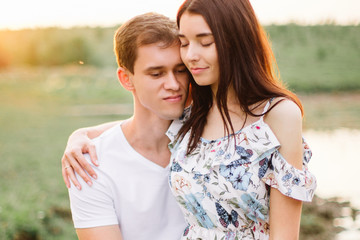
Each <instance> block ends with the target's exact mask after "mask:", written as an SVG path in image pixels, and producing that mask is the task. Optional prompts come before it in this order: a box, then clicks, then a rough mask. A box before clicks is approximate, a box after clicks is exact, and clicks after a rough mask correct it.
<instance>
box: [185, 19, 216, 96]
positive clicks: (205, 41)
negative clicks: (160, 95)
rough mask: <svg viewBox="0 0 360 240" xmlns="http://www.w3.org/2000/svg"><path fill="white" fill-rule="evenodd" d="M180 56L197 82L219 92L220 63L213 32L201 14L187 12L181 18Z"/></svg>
mask: <svg viewBox="0 0 360 240" xmlns="http://www.w3.org/2000/svg"><path fill="white" fill-rule="evenodd" d="M179 36H180V41H181V47H180V54H181V58H182V60H183V62H184V63H185V65H186V67H187V68H188V69H189V70H190V72H191V74H192V75H193V77H194V80H195V82H196V83H197V84H198V85H200V86H208V85H210V86H211V88H212V89H213V91H216V90H217V86H218V82H219V74H220V71H219V62H218V56H217V51H216V46H215V42H214V37H213V35H212V32H211V30H210V28H209V26H208V24H207V23H206V21H205V19H204V18H203V17H202V16H201V15H200V14H192V13H188V12H185V13H184V14H183V15H182V16H181V18H180V26H179Z"/></svg>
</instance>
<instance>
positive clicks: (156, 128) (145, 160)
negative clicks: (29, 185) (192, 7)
mask: <svg viewBox="0 0 360 240" xmlns="http://www.w3.org/2000/svg"><path fill="white" fill-rule="evenodd" d="M114 44H115V47H114V50H115V54H116V58H117V62H118V65H119V68H118V72H117V75H118V78H119V81H120V83H121V85H122V86H123V87H124V88H125V89H126V90H128V91H131V92H132V94H133V99H134V114H133V116H132V117H131V118H130V119H127V120H124V121H123V122H121V123H116V124H115V125H114V126H113V127H111V128H110V129H108V130H107V131H105V132H104V133H103V134H101V135H100V136H99V137H97V138H95V139H94V140H93V144H94V147H96V153H97V159H98V161H99V166H98V167H96V168H94V169H95V172H96V175H97V180H96V181H93V183H90V182H89V181H87V182H88V184H86V183H85V182H86V181H83V180H82V179H81V178H79V181H80V184H81V185H82V189H81V190H80V191H79V190H78V189H77V188H76V187H70V188H69V195H70V202H71V211H72V215H73V221H74V225H75V228H76V232H77V235H78V237H79V239H80V240H82V239H86V240H89V239H90V240H97V239H107V240H115V239H116V240H118V239H125V240H126V239H130V240H133V239H136V240H142V239H144V240H145V239H147V240H148V239H157V240H171V239H179V238H180V237H181V234H182V232H183V230H184V229H185V227H186V224H185V220H184V218H183V215H182V213H181V211H180V208H179V207H178V205H177V203H176V202H175V199H174V198H173V196H172V194H171V192H170V188H169V187H168V172H169V169H168V168H169V159H170V152H169V150H168V147H167V145H168V143H169V139H168V137H167V136H166V135H165V132H166V131H167V129H168V127H169V125H170V123H171V120H172V119H176V118H179V117H180V116H181V114H182V113H183V109H184V104H185V101H186V98H187V90H188V76H189V75H188V72H187V70H186V67H185V65H184V64H183V63H182V61H181V59H180V54H179V40H178V36H177V30H176V25H175V23H173V22H172V21H170V20H169V19H168V18H166V17H164V16H162V15H158V14H153V13H151V14H144V15H140V16H137V17H135V18H133V19H131V20H129V21H128V22H126V23H125V24H123V25H122V26H121V27H120V28H119V29H118V30H117V32H116V34H115V37H114ZM86 157H87V160H88V161H89V162H90V158H89V156H88V155H87V156H86ZM68 161H69V158H67V159H65V160H64V158H63V174H66V173H67V172H69V173H68V174H69V175H71V174H73V171H72V168H71V167H70V166H69V162H68ZM65 181H66V180H65ZM68 184H69V183H68V182H67V185H68Z"/></svg>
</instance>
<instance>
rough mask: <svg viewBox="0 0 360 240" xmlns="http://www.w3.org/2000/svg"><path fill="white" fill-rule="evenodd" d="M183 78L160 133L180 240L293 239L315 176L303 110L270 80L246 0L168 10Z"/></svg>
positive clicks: (268, 54) (267, 57)
mask: <svg viewBox="0 0 360 240" xmlns="http://www.w3.org/2000/svg"><path fill="white" fill-rule="evenodd" d="M177 23H178V27H179V37H180V41H181V48H180V53H181V58H182V60H183V62H184V63H185V65H186V66H187V67H188V69H189V70H190V72H191V73H192V75H193V78H194V79H193V81H192V82H191V85H192V88H191V95H192V96H193V102H192V104H191V107H190V108H189V109H188V110H187V114H186V117H185V121H183V122H180V121H174V122H173V124H172V125H171V126H170V128H169V130H168V133H167V134H168V136H169V138H170V139H171V143H170V144H169V146H170V150H171V153H172V156H171V160H170V161H171V173H170V178H169V182H170V187H171V189H172V192H173V193H174V196H175V197H176V200H177V201H178V203H179V205H180V206H181V209H182V210H183V212H184V215H185V218H186V220H187V222H188V224H189V226H188V227H187V228H186V230H185V231H184V236H183V239H286V240H289V239H298V236H299V227H300V218H301V206H302V201H311V199H312V197H313V194H314V190H315V188H316V179H315V177H314V176H313V175H312V174H311V173H310V172H309V171H308V170H307V163H308V161H309V160H310V157H311V151H310V150H309V148H308V146H307V144H306V143H305V141H304V140H303V138H302V114H303V108H302V105H301V103H300V101H299V99H298V98H297V97H296V96H295V95H294V94H293V93H291V92H290V91H288V90H287V89H286V88H285V87H284V86H283V85H282V84H281V82H280V81H279V80H278V79H277V77H276V71H275V69H274V67H275V66H276V63H275V59H274V57H273V53H272V50H271V48H270V46H269V43H268V40H267V38H266V34H265V32H264V31H263V29H262V28H261V26H260V24H259V22H258V20H257V18H256V16H255V13H254V11H253V9H252V7H251V4H250V2H249V1H248V0H187V1H185V2H184V4H183V5H182V6H181V7H180V9H179V12H178V15H177Z"/></svg>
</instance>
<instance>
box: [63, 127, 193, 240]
mask: <svg viewBox="0 0 360 240" xmlns="http://www.w3.org/2000/svg"><path fill="white" fill-rule="evenodd" d="M93 141H94V144H95V146H96V152H97V155H98V160H99V164H100V166H99V167H93V168H94V170H95V172H96V173H97V175H98V178H97V180H94V181H93V185H92V186H91V187H89V186H88V185H87V184H86V183H85V182H84V181H83V180H82V179H81V177H79V176H77V178H78V180H79V182H80V183H81V185H82V190H81V191H79V190H78V189H77V188H76V187H75V186H74V185H72V186H71V188H70V189H69V195H70V203H71V212H72V217H73V221H74V226H75V228H92V227H100V226H108V225H119V227H120V230H121V233H122V236H123V239H124V240H143V239H144V240H145V239H146V240H149V239H155V240H172V239H180V238H181V236H182V233H183V231H184V229H185V228H186V223H185V220H184V217H183V214H182V212H181V210H180V208H179V206H178V204H177V203H176V201H175V198H174V197H173V195H172V193H171V191H170V188H169V185H168V175H169V166H167V167H165V168H163V167H161V166H159V165H157V164H155V163H153V162H151V161H150V160H148V159H146V158H144V157H143V156H142V155H140V154H139V153H138V152H136V151H135V150H134V149H133V148H132V147H131V146H130V144H129V143H128V141H127V140H126V138H125V136H124V134H123V132H122V129H121V124H117V125H116V126H114V127H113V128H111V129H109V130H107V131H106V132H104V133H103V134H102V135H100V136H99V137H98V138H95V139H94V140H93ZM86 158H87V160H88V161H89V162H90V158H89V156H88V155H86Z"/></svg>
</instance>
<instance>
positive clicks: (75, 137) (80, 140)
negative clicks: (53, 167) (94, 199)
mask: <svg viewBox="0 0 360 240" xmlns="http://www.w3.org/2000/svg"><path fill="white" fill-rule="evenodd" d="M119 122H120V121H115V122H108V123H104V124H100V125H97V126H93V127H87V128H80V129H78V130H76V131H74V132H73V133H72V134H71V135H70V137H69V139H68V142H67V145H66V148H65V151H64V154H63V156H62V158H61V165H62V175H63V179H64V182H65V184H66V186H67V187H68V188H70V180H71V181H72V182H73V183H74V185H75V186H76V187H77V188H78V189H79V190H81V185H80V183H79V182H78V181H77V179H76V177H75V172H74V171H76V172H77V173H78V174H79V175H80V177H81V178H83V179H84V181H85V182H87V183H88V185H90V186H91V185H92V181H91V178H90V177H89V176H92V178H94V179H96V178H97V175H96V173H95V172H94V170H93V169H92V167H91V166H90V164H89V163H88V162H87V161H86V159H85V157H84V155H83V154H84V153H88V154H89V155H90V159H91V162H92V163H93V164H94V165H95V166H98V165H99V164H98V161H97V155H96V150H95V146H94V145H93V143H92V141H91V139H93V138H95V137H97V136H99V135H101V134H102V133H103V132H104V131H106V130H107V129H109V128H111V127H113V126H114V125H115V124H117V123H119ZM86 172H87V174H86ZM69 179H70V180H69Z"/></svg>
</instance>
